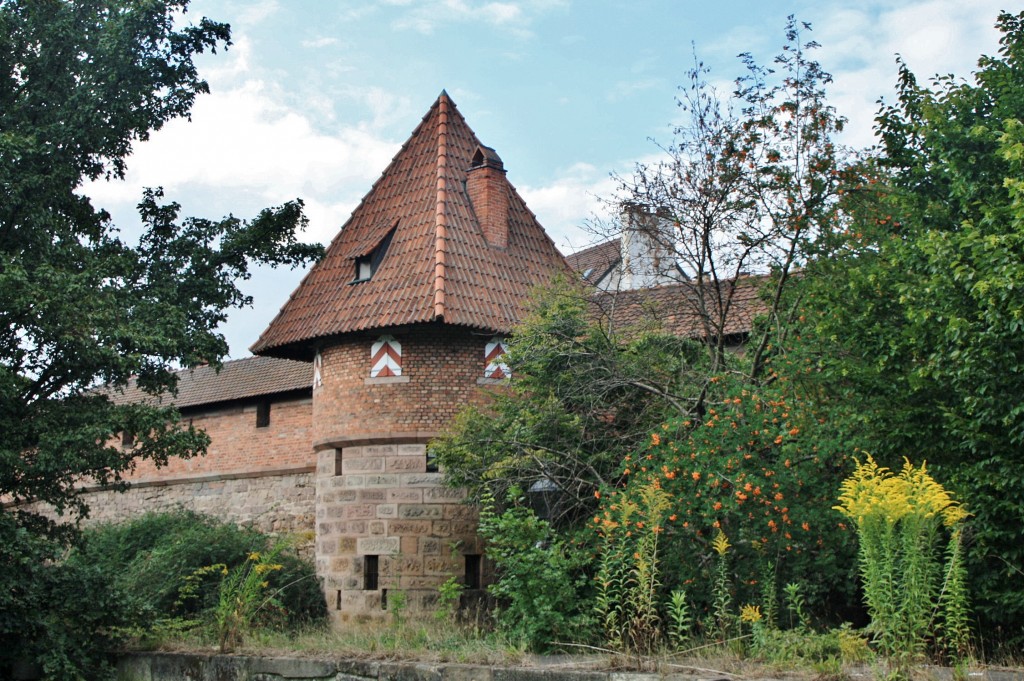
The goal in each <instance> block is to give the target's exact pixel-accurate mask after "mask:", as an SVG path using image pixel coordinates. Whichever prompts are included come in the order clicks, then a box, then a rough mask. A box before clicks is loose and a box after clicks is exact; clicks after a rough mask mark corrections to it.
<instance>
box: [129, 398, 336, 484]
mask: <svg viewBox="0 0 1024 681" xmlns="http://www.w3.org/2000/svg"><path fill="white" fill-rule="evenodd" d="M256 405H257V403H256V402H249V403H242V404H236V405H233V406H226V407H222V408H217V409H213V410H210V411H205V412H197V413H194V414H193V415H192V416H191V420H192V424H193V425H194V426H195V427H197V428H201V429H203V430H205V431H206V433H207V434H208V435H209V436H210V440H211V442H210V447H209V449H208V451H207V453H206V455H205V456H200V457H194V458H191V459H172V460H171V461H169V462H168V464H167V465H166V466H164V467H162V468H157V467H156V466H154V465H153V464H152V463H151V462H148V461H143V462H140V463H139V464H138V466H137V467H136V469H135V471H134V472H133V473H132V475H131V476H130V478H129V479H131V480H133V481H156V480H174V479H181V478H189V477H194V476H200V475H207V474H233V473H258V472H261V471H263V472H267V471H277V470H281V469H307V470H312V469H313V468H314V467H315V466H316V456H315V454H314V453H313V447H312V418H313V401H312V399H310V398H308V397H305V398H300V399H294V400H277V401H272V402H271V406H270V424H269V425H268V426H267V427H265V428H257V427H256V408H257V407H256ZM185 417H186V418H189V416H188V415H187V414H186V415H185Z"/></svg>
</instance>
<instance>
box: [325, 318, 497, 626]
mask: <svg viewBox="0 0 1024 681" xmlns="http://www.w3.org/2000/svg"><path fill="white" fill-rule="evenodd" d="M391 335H393V336H394V338H395V340H397V341H398V342H399V343H400V344H401V348H402V355H401V375H400V376H393V377H387V378H384V379H379V378H377V379H374V378H370V365H371V361H370V346H371V344H372V343H373V341H374V340H376V338H377V337H376V336H372V335H367V336H364V337H361V338H350V339H343V340H341V341H340V342H339V343H338V344H337V345H334V346H331V347H328V348H325V349H324V350H322V351H321V356H322V372H323V374H322V375H323V384H322V385H321V386H320V387H317V388H315V389H314V393H313V422H314V435H313V440H314V446H315V448H316V449H318V450H319V451H318V464H317V482H316V487H317V491H316V495H317V497H316V509H317V520H316V525H317V528H316V537H317V540H316V560H317V574H318V575H319V576H320V577H321V578H322V579H323V581H324V591H325V595H326V597H327V603H328V607H329V608H330V610H331V612H332V613H333V615H334V617H335V619H337V620H341V621H346V620H349V619H352V618H355V619H366V618H374V617H380V616H384V615H386V614H387V605H388V603H387V595H388V592H392V593H393V592H394V591H395V590H400V591H402V592H403V594H405V597H406V598H407V600H408V607H409V608H410V609H412V610H425V609H429V608H431V607H432V606H433V605H434V603H435V601H436V598H437V593H438V590H437V589H438V587H439V586H440V585H441V584H443V583H444V582H446V581H447V580H448V579H450V578H451V577H456V578H457V579H459V580H460V581H464V580H465V579H466V574H467V569H468V568H467V565H470V566H471V565H474V564H476V565H477V569H476V571H475V572H476V574H478V575H479V578H480V581H486V576H485V575H484V571H485V570H486V567H485V566H484V565H482V564H481V563H480V561H481V554H482V553H483V546H482V544H481V542H480V539H479V537H478V536H477V511H476V509H475V508H474V507H472V506H468V505H466V504H464V503H462V502H463V500H464V499H465V493H464V492H463V491H462V490H453V489H449V488H447V487H445V486H444V484H443V481H442V474H441V473H439V472H436V470H428V468H427V460H426V446H425V443H426V442H427V440H428V439H429V437H430V436H431V435H433V434H435V433H437V432H438V431H440V430H442V429H443V428H444V427H445V426H446V425H447V424H448V423H449V422H450V421H451V419H452V418H453V417H454V416H455V415H456V414H457V413H458V412H459V410H461V409H462V408H463V407H464V406H465V405H466V404H467V403H470V402H473V401H478V400H480V399H482V395H481V392H480V384H481V383H486V382H487V381H486V380H485V379H484V378H483V376H484V368H485V361H484V347H485V344H486V343H487V341H488V340H489V339H490V336H488V335H484V334H477V333H473V332H472V331H470V330H468V329H451V328H448V329H439V328H431V327H419V328H413V329H410V330H407V331H406V332H404V333H403V332H400V331H396V332H393V333H392V334H391ZM467 556H468V558H467Z"/></svg>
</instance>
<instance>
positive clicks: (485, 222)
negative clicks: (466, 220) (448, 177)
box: [466, 146, 508, 248]
mask: <svg viewBox="0 0 1024 681" xmlns="http://www.w3.org/2000/svg"><path fill="white" fill-rule="evenodd" d="M466 192H467V193H468V194H469V202H470V204H471V205H472V206H473V211H474V212H475V213H476V219H477V221H478V222H479V223H480V227H481V228H482V229H483V231H484V238H485V239H487V243H488V244H490V245H491V246H496V247H498V248H505V247H506V246H508V184H507V183H506V181H505V166H504V164H503V163H502V162H501V158H500V157H499V156H498V154H497V152H496V151H494V149H491V148H490V147H485V146H479V147H477V149H476V153H475V154H473V160H472V161H471V163H470V166H469V171H468V172H467V173H466Z"/></svg>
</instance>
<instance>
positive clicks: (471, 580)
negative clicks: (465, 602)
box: [464, 553, 481, 589]
mask: <svg viewBox="0 0 1024 681" xmlns="http://www.w3.org/2000/svg"><path fill="white" fill-rule="evenodd" d="M464 558H465V559H466V579H465V582H466V588H467V589H479V588H480V581H481V580H480V554H478V553H467V554H466V555H465V556H464Z"/></svg>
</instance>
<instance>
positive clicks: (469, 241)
mask: <svg viewBox="0 0 1024 681" xmlns="http://www.w3.org/2000/svg"><path fill="white" fill-rule="evenodd" d="M481 147H482V145H481V144H480V142H479V140H478V139H477V138H476V135H475V134H474V133H473V131H472V130H471V129H470V128H469V126H468V125H467V124H466V121H465V119H464V118H463V117H462V115H461V114H460V113H459V111H458V110H457V109H456V108H455V104H454V103H453V102H452V101H451V99H450V98H449V97H448V95H447V93H444V92H442V93H441V95H440V97H438V99H437V101H436V102H434V104H433V106H431V108H430V111H428V112H427V114H426V116H424V118H423V120H422V122H421V123H420V124H419V126H417V128H416V129H415V130H414V131H413V133H412V135H411V136H410V138H409V140H408V141H407V142H406V143H405V145H403V147H402V148H401V149H400V150H399V152H398V153H397V154H396V155H395V157H394V159H393V160H392V161H391V163H390V165H388V167H387V169H386V170H385V171H384V173H383V174H382V175H381V177H380V178H379V179H378V180H377V182H376V183H374V185H373V187H372V188H371V189H370V191H369V193H368V194H367V195H366V196H365V197H364V198H363V200H362V202H361V203H360V204H359V206H358V207H357V208H356V209H355V210H354V211H353V213H352V216H351V217H350V218H349V220H348V222H346V223H345V225H344V226H343V227H342V228H341V231H340V232H339V233H338V235H337V236H336V237H335V238H334V240H333V241H332V242H331V244H330V246H329V247H328V249H327V253H326V254H325V256H324V258H323V259H322V260H321V261H320V262H319V263H317V264H316V265H315V266H314V267H313V268H312V270H310V272H309V273H308V274H307V275H306V277H305V278H304V279H303V280H302V283H301V284H299V286H298V288H296V290H295V291H294V292H293V293H292V294H291V297H290V298H289V300H288V301H287V302H286V303H285V304H284V306H283V307H282V308H281V311H280V312H279V313H278V315H277V317H275V318H274V320H273V321H272V322H271V323H270V325H269V326H268V327H267V329H266V330H265V331H264V332H263V335H261V336H260V338H259V340H258V341H256V343H255V344H254V345H253V346H252V348H251V349H252V351H253V352H254V353H256V354H262V355H274V356H279V357H294V358H303V359H308V358H311V357H312V355H313V349H314V347H315V345H316V342H317V339H322V338H328V337H330V336H335V335H338V334H345V333H351V332H358V331H365V330H372V329H382V328H387V327H392V326H399V325H406V324H417V323H424V322H443V323H445V324H452V325H459V326H467V327H472V328H478V329H483V330H487V331H493V332H502V333H504V332H508V331H510V330H511V329H512V327H513V325H514V324H515V323H516V322H517V321H518V320H519V319H520V318H521V317H522V316H523V313H524V304H525V302H526V300H527V298H528V295H527V294H528V291H529V289H530V288H532V287H533V286H535V285H537V284H540V283H543V282H545V281H547V280H549V279H550V278H551V276H552V274H553V273H555V272H566V271H568V269H567V265H566V263H565V259H564V258H563V257H562V255H561V254H560V253H559V252H558V249H557V248H556V247H555V245H554V243H553V242H552V241H551V239H550V238H549V237H548V236H547V234H546V233H545V232H544V230H543V228H542V227H541V226H540V224H539V223H538V222H537V219H536V217H535V216H534V215H533V213H531V212H530V211H529V209H527V207H526V204H525V203H524V202H523V200H522V198H521V197H520V196H519V194H518V193H517V192H516V190H515V188H514V187H513V186H512V185H511V184H509V183H508V181H507V180H506V179H505V178H504V173H503V171H501V176H500V180H499V181H500V183H501V185H500V187H501V188H502V193H504V194H505V195H506V196H507V200H508V242H507V246H505V247H504V248H501V247H497V246H493V245H491V244H489V243H488V240H487V239H486V238H485V236H484V232H483V230H482V228H481V225H480V223H479V221H478V218H477V215H476V212H475V211H474V206H473V205H471V203H470V201H469V195H468V193H467V191H466V189H465V186H466V181H467V171H468V170H469V168H470V165H471V163H472V161H473V157H474V154H477V156H478V158H479V156H480V154H479V153H478V152H479V150H480V149H481ZM484 149H486V148H484ZM487 152H490V153H493V152H492V151H491V150H486V151H485V153H484V156H485V158H486V160H487V161H490V160H492V159H491V157H490V155H489V153H487ZM494 159H497V157H496V155H495V156H494ZM498 163H499V167H500V160H498ZM480 209H481V207H480V206H478V207H477V210H480ZM389 234H392V237H391V240H390V244H389V245H388V246H387V250H386V253H385V255H384V257H383V260H380V262H379V265H378V266H377V269H376V270H375V271H374V273H373V275H372V277H370V278H368V279H364V280H361V281H358V282H354V279H355V278H356V275H355V272H356V266H357V265H356V259H357V258H360V259H362V258H365V257H367V256H369V255H370V254H371V253H373V252H374V250H375V249H376V248H377V246H378V245H379V244H381V243H382V241H384V240H385V238H386V237H387V235H389Z"/></svg>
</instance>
